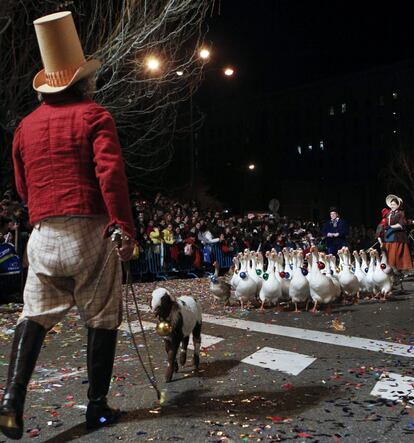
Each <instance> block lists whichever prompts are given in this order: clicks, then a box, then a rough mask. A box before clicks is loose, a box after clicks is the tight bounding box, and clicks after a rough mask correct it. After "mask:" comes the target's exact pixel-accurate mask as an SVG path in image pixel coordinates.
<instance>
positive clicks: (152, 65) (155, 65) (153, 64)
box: [145, 56, 161, 71]
mask: <svg viewBox="0 0 414 443" xmlns="http://www.w3.org/2000/svg"><path fill="white" fill-rule="evenodd" d="M145 64H146V66H147V68H148V69H149V70H150V71H158V70H159V69H160V67H161V62H160V60H159V59H158V58H156V57H152V56H151V57H148V58H147V60H146V63H145Z"/></svg>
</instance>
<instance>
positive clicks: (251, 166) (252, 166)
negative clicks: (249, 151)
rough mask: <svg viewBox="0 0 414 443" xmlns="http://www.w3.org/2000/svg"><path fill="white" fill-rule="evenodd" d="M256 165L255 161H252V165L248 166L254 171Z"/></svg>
mask: <svg viewBox="0 0 414 443" xmlns="http://www.w3.org/2000/svg"><path fill="white" fill-rule="evenodd" d="M255 167H256V165H255V164H254V163H250V165H249V166H248V168H249V169H250V170H251V171H253V170H254V168H255Z"/></svg>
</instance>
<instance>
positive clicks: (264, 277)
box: [263, 272, 269, 280]
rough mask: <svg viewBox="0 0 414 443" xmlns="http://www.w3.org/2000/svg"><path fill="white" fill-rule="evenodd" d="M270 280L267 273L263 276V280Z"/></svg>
mask: <svg viewBox="0 0 414 443" xmlns="http://www.w3.org/2000/svg"><path fill="white" fill-rule="evenodd" d="M268 278H269V274H268V273H267V272H265V273H264V274H263V280H267V279H268Z"/></svg>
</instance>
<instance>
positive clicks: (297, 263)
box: [289, 250, 310, 312]
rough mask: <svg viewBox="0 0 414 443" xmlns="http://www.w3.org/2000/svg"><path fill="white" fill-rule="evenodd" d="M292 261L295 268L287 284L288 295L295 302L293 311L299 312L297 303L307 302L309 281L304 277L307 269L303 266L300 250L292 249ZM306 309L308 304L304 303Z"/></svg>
mask: <svg viewBox="0 0 414 443" xmlns="http://www.w3.org/2000/svg"><path fill="white" fill-rule="evenodd" d="M293 262H294V268H295V270H294V271H293V275H292V280H291V281H290V285H289V297H290V299H291V300H292V302H293V303H294V304H295V311H294V312H300V310H298V303H304V302H308V301H309V298H310V288H309V281H308V279H307V278H306V275H307V274H308V270H307V269H305V268H304V267H303V252H302V251H301V250H297V251H294V255H293ZM307 309H308V304H306V310H307Z"/></svg>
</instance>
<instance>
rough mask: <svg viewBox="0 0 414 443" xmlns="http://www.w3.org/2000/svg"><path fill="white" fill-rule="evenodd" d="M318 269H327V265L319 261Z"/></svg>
mask: <svg viewBox="0 0 414 443" xmlns="http://www.w3.org/2000/svg"><path fill="white" fill-rule="evenodd" d="M318 269H325V263H322V262H321V261H318Z"/></svg>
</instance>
